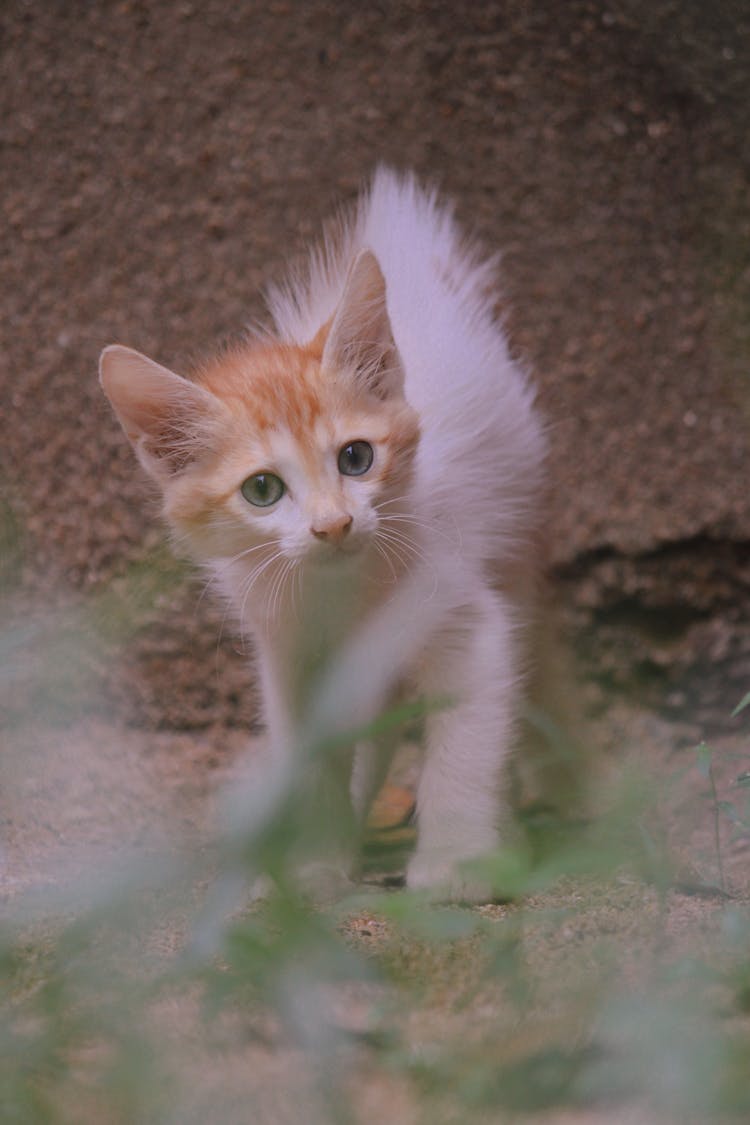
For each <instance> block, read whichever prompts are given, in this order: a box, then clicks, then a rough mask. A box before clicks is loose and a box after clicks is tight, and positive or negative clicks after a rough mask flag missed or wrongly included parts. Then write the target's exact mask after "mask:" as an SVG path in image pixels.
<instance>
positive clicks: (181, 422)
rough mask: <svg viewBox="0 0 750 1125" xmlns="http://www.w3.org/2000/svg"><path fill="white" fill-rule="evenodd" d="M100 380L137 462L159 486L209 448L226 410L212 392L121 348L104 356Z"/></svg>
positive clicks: (117, 347)
mask: <svg viewBox="0 0 750 1125" xmlns="http://www.w3.org/2000/svg"><path fill="white" fill-rule="evenodd" d="M99 382H100V383H101V385H102V390H103V391H104V393H105V395H106V396H107V398H108V399H109V401H110V403H111V405H112V408H113V410H114V412H115V414H116V415H117V418H118V420H119V422H120V425H121V426H122V428H123V430H124V431H125V433H126V435H127V437H128V439H129V441H130V442H131V444H132V446H133V448H134V449H135V452H136V454H137V456H138V460H139V461H140V462H141V464H142V465H143V467H144V468H145V469H146V471H147V472H148V473H150V474H151V476H153V477H155V478H156V479H157V480H159V481H161V482H163V481H164V480H165V479H166V478H167V477H170V476H173V475H174V474H175V473H177V472H180V471H181V470H182V469H184V468H185V467H186V466H187V465H189V464H190V463H191V462H192V461H194V460H195V458H196V457H197V456H198V455H199V454H200V452H201V450H203V449H205V448H206V444H207V442H208V441H209V439H210V433H211V429H212V428H213V426H215V424H216V422H217V421H218V420H219V418H220V416H221V414H222V413H223V411H224V409H225V408H224V407H223V405H222V403H221V402H220V401H219V400H218V399H217V398H216V396H215V395H212V394H211V393H210V391H207V390H204V388H203V387H199V386H198V385H197V384H196V383H191V382H190V381H189V380H188V379H183V377H182V376H181V375H176V374H175V373H174V371H170V370H169V369H168V368H166V367H162V366H161V364H159V363H155V362H154V361H153V360H152V359H149V358H148V356H145V355H141V353H140V352H137V351H134V350H133V349H132V348H124V347H121V346H120V345H119V344H113V345H112V346H111V347H108V348H105V349H104V351H103V352H102V354H101V358H100V360H99Z"/></svg>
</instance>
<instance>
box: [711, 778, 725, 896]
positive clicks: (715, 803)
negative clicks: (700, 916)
mask: <svg viewBox="0 0 750 1125" xmlns="http://www.w3.org/2000/svg"><path fill="white" fill-rule="evenodd" d="M708 780H709V782H710V785H711V797H712V800H713V818H714V847H715V848H716V862H717V864H718V868H719V888H720V890H721V893H722V894H726V891H727V888H726V884H725V882H724V863H723V861H722V858H721V839H720V834H719V811H720V810H719V797H718V794H717V792H716V782H715V780H714V769H713V763H711V762H709V764H708Z"/></svg>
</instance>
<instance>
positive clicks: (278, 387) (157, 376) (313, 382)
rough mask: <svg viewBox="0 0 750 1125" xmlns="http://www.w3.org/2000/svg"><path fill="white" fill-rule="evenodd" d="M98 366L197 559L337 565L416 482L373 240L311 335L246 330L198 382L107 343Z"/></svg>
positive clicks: (414, 429) (412, 428)
mask: <svg viewBox="0 0 750 1125" xmlns="http://www.w3.org/2000/svg"><path fill="white" fill-rule="evenodd" d="M101 379H102V384H103V386H104V389H105V392H106V393H107V394H108V397H109V398H110V400H111V402H112V404H113V406H114V408H115V410H116V412H117V414H118V417H119V418H120V421H121V423H122V425H123V428H124V429H125V431H126V433H127V435H128V437H129V438H130V440H131V442H132V443H133V445H134V447H135V449H136V452H137V454H138V456H139V458H140V460H141V462H142V464H143V465H144V467H145V468H146V469H147V470H148V471H149V473H150V474H151V475H152V476H153V477H154V478H155V479H156V480H157V481H158V483H159V484H160V486H161V489H162V493H163V497H164V512H165V515H166V517H167V519H168V521H169V523H170V524H171V526H172V528H173V530H174V532H175V534H176V537H177V539H178V540H179V541H181V542H183V543H184V544H185V545H186V546H187V547H188V548H189V550H190V551H191V553H192V554H193V555H195V556H196V557H198V558H199V559H201V560H202V561H215V560H220V559H224V560H226V559H239V558H246V559H247V560H248V562H250V560H252V564H253V565H255V564H256V563H257V564H258V565H263V564H266V563H267V565H268V568H272V565H273V563H274V562H277V561H279V560H285V561H289V562H290V563H299V562H302V561H304V562H306V563H308V564H312V565H324V566H332V565H336V563H338V562H342V561H343V560H345V559H347V558H351V557H353V556H356V555H358V554H361V553H362V552H363V551H365V550H366V549H367V548H368V547H369V546H370V545H372V544H374V543H376V541H377V537H378V529H379V526H380V524H381V523H382V522H383V521H384V520H386V521H387V519H388V516H389V515H392V514H393V511H394V508H393V507H392V506H395V505H396V504H397V503H398V500H399V499H400V498H402V497H403V495H404V493H405V492H406V491H407V490H408V487H409V481H410V477H411V473H412V468H413V461H414V455H415V452H416V448H417V443H418V437H419V432H418V425H417V419H416V415H415V413H414V411H413V410H411V408H410V407H409V406H408V405H407V403H406V402H405V400H404V397H403V375H402V372H401V368H400V363H399V360H398V354H397V351H396V348H395V345H394V343H393V339H392V336H391V334H390V326H389V324H388V319H387V313H386V311H385V300H384V283H383V279H382V275H381V274H380V270H379V267H378V266H377V263H376V262H375V259H374V258H373V257H372V255H371V254H367V252H365V254H364V255H361V256H360V258H359V259H358V260H357V262H355V264H354V266H353V268H352V271H351V273H350V278H349V281H348V282H347V286H346V290H345V293H344V296H343V298H342V301H341V304H340V306H339V309H338V310H337V312H336V314H335V316H334V317H333V319H332V322H331V323H329V324H327V325H325V326H323V327H322V328H321V330H320V332H319V333H318V335H317V336H316V338H315V339H314V340H313V341H311V343H310V344H309V345H308V346H306V347H297V346H291V345H283V344H267V343H264V344H259V343H255V344H252V343H251V344H248V345H245V346H243V347H238V348H235V349H234V350H231V351H227V352H225V353H224V354H223V355H221V356H220V357H218V358H217V359H215V360H214V361H213V362H211V363H210V364H207V365H205V366H204V367H203V368H202V369H201V370H199V371H198V372H197V373H196V375H195V376H194V378H193V380H190V381H188V380H186V379H183V378H182V377H181V376H179V375H176V374H174V373H173V372H171V371H168V370H167V369H166V368H163V367H160V366H159V365H158V364H156V363H154V362H153V361H152V360H149V359H147V358H146V357H145V356H142V355H140V354H139V353H137V352H134V351H132V350H130V349H126V348H120V347H112V348H108V349H106V350H105V352H104V354H103V356H102V363H101ZM381 548H382V544H381Z"/></svg>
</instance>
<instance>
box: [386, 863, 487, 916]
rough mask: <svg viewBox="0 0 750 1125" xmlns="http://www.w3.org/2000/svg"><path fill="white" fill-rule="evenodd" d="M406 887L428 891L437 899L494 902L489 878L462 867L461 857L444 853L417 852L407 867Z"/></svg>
mask: <svg viewBox="0 0 750 1125" xmlns="http://www.w3.org/2000/svg"><path fill="white" fill-rule="evenodd" d="M406 886H407V887H408V888H409V889H410V890H414V891H417V890H419V891H429V892H430V897H431V898H432V899H433V900H434V901H435V902H465V903H471V904H473V905H478V904H480V903H486V902H492V901H493V900H494V894H493V891H492V887H491V885H490V884H489V883H488V882H486V880H484V879H481V878H479V877H478V876H475V875H473V874H472V873H471V872H470V871H465V870H464V869H463V868H462V865H461V860H455V859H449V858H447V857H445V856H443V855H429V854H428V855H419V853H417V854H415V855H414V856H413V857H412V859H411V862H410V863H409V865H408V867H407V869H406Z"/></svg>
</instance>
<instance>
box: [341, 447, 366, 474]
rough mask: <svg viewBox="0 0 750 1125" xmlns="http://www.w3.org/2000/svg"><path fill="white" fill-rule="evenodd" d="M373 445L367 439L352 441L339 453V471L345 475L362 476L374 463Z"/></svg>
mask: <svg viewBox="0 0 750 1125" xmlns="http://www.w3.org/2000/svg"><path fill="white" fill-rule="evenodd" d="M373 456H374V454H373V451H372V446H371V445H370V443H369V442H367V441H350V442H349V444H348V445H345V446H344V448H343V449H342V450H341V452H340V453H339V472H340V473H343V474H344V476H345V477H361V476H362V475H363V474H364V473H366V472H367V470H368V469H369V468H370V466H371V465H372V459H373Z"/></svg>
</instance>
